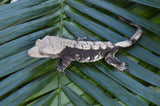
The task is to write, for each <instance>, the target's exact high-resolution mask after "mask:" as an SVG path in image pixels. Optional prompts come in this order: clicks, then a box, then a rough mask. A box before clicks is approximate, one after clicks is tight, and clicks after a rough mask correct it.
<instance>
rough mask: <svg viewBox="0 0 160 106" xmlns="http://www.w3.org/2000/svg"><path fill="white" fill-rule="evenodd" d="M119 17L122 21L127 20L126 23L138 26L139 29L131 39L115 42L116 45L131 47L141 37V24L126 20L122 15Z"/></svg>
mask: <svg viewBox="0 0 160 106" xmlns="http://www.w3.org/2000/svg"><path fill="white" fill-rule="evenodd" d="M119 18H120V19H121V20H122V21H124V22H126V23H128V24H130V25H132V26H135V27H136V28H137V31H136V32H135V34H134V35H133V36H132V37H131V38H130V39H128V40H125V41H121V42H117V43H115V46H119V47H120V48H126V47H129V46H131V45H133V44H134V43H135V42H136V41H137V40H138V39H139V38H140V37H141V35H142V28H141V27H140V26H139V25H137V24H135V23H133V22H131V21H129V20H126V19H124V18H122V17H119Z"/></svg>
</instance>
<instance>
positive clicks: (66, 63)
mask: <svg viewBox="0 0 160 106" xmlns="http://www.w3.org/2000/svg"><path fill="white" fill-rule="evenodd" d="M70 63H71V60H69V59H62V63H61V64H60V65H59V66H58V67H57V70H58V76H59V75H60V74H61V73H63V74H65V71H64V70H65V69H66V68H67V66H69V64H70Z"/></svg>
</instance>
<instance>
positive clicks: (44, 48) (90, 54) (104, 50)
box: [28, 18, 142, 75]
mask: <svg viewBox="0 0 160 106" xmlns="http://www.w3.org/2000/svg"><path fill="white" fill-rule="evenodd" d="M122 20H123V21H126V20H125V19H123V18H122ZM127 22H128V21H127ZM128 23H129V24H131V25H133V26H135V27H137V28H138V29H137V31H136V33H135V34H134V35H133V36H132V37H131V38H130V39H129V40H126V41H121V42H117V43H111V42H109V41H108V42H102V41H88V40H87V38H86V37H85V38H83V39H80V38H78V39H77V40H69V39H64V38H59V37H56V36H45V37H44V38H43V39H41V40H40V39H38V40H37V41H36V44H35V46H34V47H33V48H31V49H30V50H29V51H28V55H29V56H31V57H36V58H47V57H49V58H53V59H55V58H61V59H62V63H61V65H59V66H58V67H57V70H58V71H59V73H58V75H60V74H61V73H65V72H64V70H65V69H66V67H67V66H68V65H69V64H70V63H71V61H78V62H82V63H84V62H95V61H98V60H100V59H102V58H104V59H105V61H106V62H107V63H108V64H110V65H112V66H114V67H115V68H116V69H118V70H120V71H124V70H125V71H128V69H127V68H126V67H125V65H127V64H126V63H124V62H121V61H119V60H118V59H117V58H116V57H115V54H116V52H117V51H118V50H119V49H123V48H126V47H129V46H131V45H132V44H134V43H135V42H136V41H137V40H138V39H139V38H140V36H141V34H142V29H141V27H140V26H138V25H136V24H134V23H132V22H128Z"/></svg>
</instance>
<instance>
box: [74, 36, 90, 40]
mask: <svg viewBox="0 0 160 106" xmlns="http://www.w3.org/2000/svg"><path fill="white" fill-rule="evenodd" d="M76 38H77V40H78V41H79V40H82V41H85V40H87V39H88V35H86V36H85V37H84V38H80V37H76Z"/></svg>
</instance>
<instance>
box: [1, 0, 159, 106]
mask: <svg viewBox="0 0 160 106" xmlns="http://www.w3.org/2000/svg"><path fill="white" fill-rule="evenodd" d="M8 2H9V1H7V0H3V1H1V2H0V5H2V6H1V7H0V106H6V105H8V106H17V105H22V106H23V105H28V106H39V105H44V106H57V105H58V106H61V105H65V106H74V105H77V106H92V105H95V106H96V105H97V106H98V105H104V106H110V105H113V106H114V105H116V106H119V105H120V106H121V105H122V106H125V105H129V106H131V105H133V106H139V105H140V106H147V105H153V106H154V105H160V92H159V91H160V88H159V87H160V76H159V73H160V46H159V45H160V40H159V38H160V25H159V24H160V21H159V20H160V15H159V7H160V6H159V5H160V2H159V1H158V0H152V1H150V0H121V1H119V0H114V1H113V0H19V1H18V2H15V3H12V4H4V3H8ZM151 10H152V11H151ZM118 16H122V17H124V18H126V19H128V20H130V21H133V22H134V23H136V24H139V25H140V26H142V27H143V35H142V37H141V38H140V40H139V41H138V42H137V43H136V44H135V45H134V46H132V47H130V48H126V49H124V50H120V51H119V52H118V54H117V57H118V58H119V59H120V60H122V61H124V62H127V63H128V64H129V66H127V68H128V69H129V70H130V72H128V73H127V72H124V73H122V72H120V71H116V70H115V69H114V68H113V67H111V66H110V65H108V64H107V63H105V62H104V61H103V60H101V61H98V62H94V63H84V64H82V63H78V62H72V64H71V65H70V66H69V67H68V68H67V69H66V75H61V76H60V77H58V76H57V70H56V66H57V65H58V62H57V61H56V60H52V59H36V58H31V57H29V56H28V55H27V51H28V49H29V48H31V47H32V46H34V43H35V41H36V40H37V39H39V38H40V39H41V38H43V37H44V36H46V35H51V36H59V37H65V38H68V39H74V38H75V37H84V36H85V35H88V38H89V39H90V40H101V41H107V40H109V41H112V42H118V41H122V40H125V39H128V38H130V37H131V36H132V35H133V34H134V33H135V31H136V29H135V28H133V27H131V26H130V25H127V24H126V23H124V22H122V21H121V20H119V19H118V18H117V17H118Z"/></svg>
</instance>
